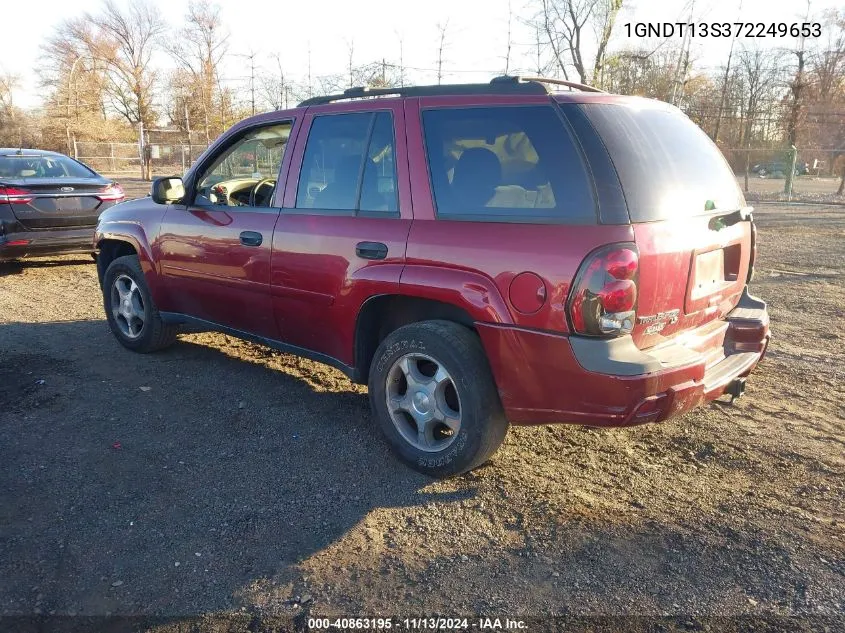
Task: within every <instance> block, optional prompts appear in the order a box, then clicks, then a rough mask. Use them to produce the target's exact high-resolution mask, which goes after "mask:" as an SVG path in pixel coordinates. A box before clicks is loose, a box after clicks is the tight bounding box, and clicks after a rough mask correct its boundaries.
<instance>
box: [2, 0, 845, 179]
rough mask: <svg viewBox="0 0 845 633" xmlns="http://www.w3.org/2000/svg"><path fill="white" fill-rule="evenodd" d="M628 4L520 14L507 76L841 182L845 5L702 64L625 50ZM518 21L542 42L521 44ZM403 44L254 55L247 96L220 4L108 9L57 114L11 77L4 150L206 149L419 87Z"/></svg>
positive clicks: (86, 38) (77, 60)
mask: <svg viewBox="0 0 845 633" xmlns="http://www.w3.org/2000/svg"><path fill="white" fill-rule="evenodd" d="M623 1H624V0H531V3H530V4H529V6H528V9H527V10H526V11H525V12H521V13H523V14H522V15H519V16H516V15H514V14H513V12H510V13H509V16H508V24H507V37H506V38H504V37H503V38H502V41H503V44H502V55H501V60H502V69H501V72H502V73H505V74H507V73H510V74H516V73H520V74H530V75H547V76H553V77H558V78H563V79H568V80H572V81H577V82H580V83H585V84H592V85H596V86H598V87H600V88H602V89H604V90H608V91H610V92H616V93H620V94H634V95H642V96H647V97H652V98H656V99H661V100H664V101H667V102H670V103H673V104H675V105H677V106H679V107H680V108H681V109H682V110H684V111H685V112H686V113H687V114H688V115H689V116H690V117H691V118H692V119H693V120H694V121H696V123H698V124H699V125H700V126H701V127H702V129H703V130H704V131H705V132H706V133H707V134H709V135H710V136H711V138H713V139H714V140H715V141H716V142H717V143H718V144H719V145H720V147H722V148H723V151H724V152H725V154H726V156H727V157H728V159H729V161H730V162H731V163H732V164H733V166H734V168H735V169H737V170H741V169H742V168H743V167H747V164H746V165H743V163H748V162H750V161H753V160H755V158H753V157H752V155H753V156H757V155H759V156H763V155H764V153H761V152H762V150H771V151H772V155H775V154H777V153H778V152H780V151H782V150H783V149H785V148H787V147H788V146H790V145H795V146H797V147H799V148H801V149H802V151H804V152H805V153H806V152H807V151H809V150H818V151H819V152H824V153H825V154H824V155H825V156H828V157H829V160H830V164H829V165H828V166H827V168H828V171H832V170H833V169H834V168H835V169H836V170H837V173H839V172H838V170H839V169H840V164H842V166H841V169H842V170H845V10H839V11H837V10H832V11H827V12H825V13H823V14H821V15H809V13H808V16H807V19H808V20H812V21H818V22H821V23H822V37H821V38H818V39H807V40H800V39H789V40H784V42H786V43H785V44H784V45H781V46H777V47H772V46H768V47H762V46H759V45H757V44H756V43H755V41H754V40H744V39H734V40H733V41H732V42H731V46H730V52H729V53H728V55H727V57H726V59H724V60H723V62H722V63H721V64H719V65H718V66H715V67H714V66H709V67H708V66H705V65H704V64H703V60H700V59H696V54H695V52H694V50H693V47H692V46H691V42H690V41H689V39H683V40H681V41H678V40H674V39H665V40H642V39H641V40H635V41H634V43H633V44H632V43H630V42H631V40H624V39H622V38H619V37H617V38H616V39H614V35H618V31H619V25H618V24H617V21H618V17H619V14H620V11H621V9H622V8H623ZM515 24H516V25H518V26H519V27H520V28H521V31H522V32H523V33H529V34H531V39H532V41H531V42H528V43H522V45H521V46H520V47H517V46H516V44H515V43H514V41H513V36H512V34H513V32H514V28H513V27H514V25H515ZM503 35H504V33H503ZM451 38H452V34H451V32H450V28H449V23H448V20H444V21H442V22H440V23H438V25H437V34H436V38H432V49H431V60H430V62H429V64H428V65H429V66H431V69H430V70H431V71H434V72H436V77H437V81H438V82H440V81H442V80H443V79H444V78H450V77H454V76H455V75H454V73H450V66H451V64H450V62H449V60H448V59H447V58H446V57H447V56H448V50H449V45H450V40H451ZM505 40H506V41H505ZM620 44H621V45H620ZM395 48H396V50H394V51H392V54H391V55H387V52H385V57H384V58H382V59H378V60H367V61H362V60H359V59H358V57H357V56H356V52H355V45H354V40H352V39H350V40H348V41H347V42H346V55H345V58H344V59H338V60H337V62H336V67H337V69H338V70H337V72H336V73H334V74H330V75H320V76H312V74H311V68H310V61H309V63H308V65H307V66H308V67H307V68H297V69H295V70H296V72H295V73H293V72H291V71H292V70H293V69H290V68H288V67H286V64H285V59H284V57H283V56H282V55H281V54H279V53H276V54H267V53H264V54H261V55H259V54H257V53H255V52H254V51H249V52H247V53H243V52H241V53H239V54H237V58H238V62H239V63H238V66H239V67H240V68H242V69H243V70H242V72H243V73H245V74H246V75H247V78H246V80H242V81H240V82H239V84H238V85H237V86H233V83H232V82H231V81H227V80H226V79H225V78H224V77H223V76H222V73H223V70H222V68H223V62H224V59H226V58H227V57H229V58H231V56H233V55H236V53H235V52H234V51H233V50H231V46H230V34H229V32H228V29H227V27H226V25H225V22H224V20H223V18H222V16H221V10H220V8H219V6H217V5H216V4H214V3H213V2H212V1H211V0H194V1H193V2H191V3H190V5H189V8H188V12H187V14H186V15H185V16H184V19H183V21H182V23H181V25H179V26H178V27H175V28H174V27H171V26H169V25H168V23H166V22H165V21H164V19H163V18H162V17H161V13H160V12H159V10H158V8H157V6H156V5H155V4H154V0H127V1H126V2H124V3H118V2H117V1H116V0H104V2H103V4H102V5H101V7H100V9H99V11H97V12H94V13H85V14H82V15H79V16H78V17H74V18H71V19H67V20H65V21H63V22H61V23H60V24H58V25H57V26H56V27H55V28H54V29H53V31H52V33H51V34H50V36H49V37H48V38H47V40H46V41H45V42H44V43H43V45H42V59H41V63H40V65H39V68H38V69H37V73H38V77H39V81H40V86H41V89H42V91H43V104H42V107H40V108H37V109H34V110H31V111H26V110H23V109H21V108H20V107H19V106H18V105H17V104H16V101H15V95H16V92H17V90H18V88H19V80H18V77H16V76H14V75H8V74H7V75H3V76H0V145H4V146H18V145H21V146H39V147H45V148H49V149H57V150H63V151H68V152H69V151H70V150H71V148H72V143H73V140H74V139H77V140H84V141H120V140H126V141H134V140H137V138H138V128H139V126H143V127H144V128H146V129H149V128H154V127H160V126H162V125H164V126H167V127H169V128H172V129H174V130H179V131H180V132H181V134H182V137H183V138H185V139H189V141H190V142H194V143H199V144H206V143H208V142H210V141H211V140H213V139H214V138H215V137H216V136H217V135H219V134H220V133H221V132H222V131H223V130H225V129H226V128H227V127H229V126H230V125H232V124H233V123H234V122H236V121H237V120H239V119H241V118H243V117H244V116H247V115H249V114H251V113H253V112H255V111H263V110H268V109H281V108H285V107H290V106H293V105H295V104H296V103H297V102H298V101H299V100H301V99H304V98H307V97H310V96H314V95H319V94H326V93H332V92H337V91H341V90H343V89H345V88H348V87H351V86H357V85H370V86H380V87H390V86H400V85H407V84H411V83H414V77H415V75H419V74H420V69H414V68H412V67H408V66H406V65H405V61H404V53H403V42H402V40H401V38H398V41H397V46H396V47H395ZM517 48H519V50H520V53H519V54H517V53H515V51H516V50H517ZM163 56H166V57H167V58H168V60H169V63H168V64H167V65H166V68H167V70H164V68H163V66H164V65H162V64H160V60H161V59H162V57H163ZM309 60H310V55H309ZM476 76H477V75H476ZM749 150H757V152H756V153H753V152H751V151H749ZM834 162H835V163H836V166H835V167H834ZM842 173H843V179H845V171H844V172H842Z"/></svg>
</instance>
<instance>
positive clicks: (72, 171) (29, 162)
mask: <svg viewBox="0 0 845 633" xmlns="http://www.w3.org/2000/svg"><path fill="white" fill-rule="evenodd" d="M96 177H97V174H95V173H94V172H93V171H91V170H90V169H88V168H87V167H85V166H84V165H82V164H80V163H77V162H76V161H75V160H73V159H72V158H68V157H67V156H0V178H96Z"/></svg>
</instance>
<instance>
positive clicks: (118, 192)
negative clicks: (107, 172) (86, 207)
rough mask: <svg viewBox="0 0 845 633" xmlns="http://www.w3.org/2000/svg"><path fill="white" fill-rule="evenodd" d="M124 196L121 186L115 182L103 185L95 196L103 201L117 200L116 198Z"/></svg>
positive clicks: (121, 198) (119, 198)
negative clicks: (106, 185)
mask: <svg viewBox="0 0 845 633" xmlns="http://www.w3.org/2000/svg"><path fill="white" fill-rule="evenodd" d="M125 197H126V194H125V193H123V187H121V186H120V185H119V184H117V183H114V184H113V185H109V186H108V187H103V188H102V189H100V191H98V192H97V198H99V199H100V200H102V201H103V202H117V201H118V200H123V199H124V198H125Z"/></svg>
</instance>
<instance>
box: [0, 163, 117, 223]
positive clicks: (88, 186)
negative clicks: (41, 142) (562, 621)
mask: <svg viewBox="0 0 845 633" xmlns="http://www.w3.org/2000/svg"><path fill="white" fill-rule="evenodd" d="M0 195H3V196H4V198H5V199H6V200H7V201H8V202H9V204H10V205H11V208H12V212H13V213H14V215H15V217H16V218H17V220H18V221H19V222H20V223H21V225H22V226H24V227H25V228H27V229H51V228H70V227H86V226H95V225H96V224H97V218H98V217H99V215H100V213H102V212H103V211H104V210H105V209H107V208H108V207H110V206H112V204H114V203H115V202H117V201H119V200H122V199H123V191H122V190H121V189H120V188H119V187H113V186H111V182H110V181H108V180H106V179H104V178H102V177H101V176H99V175H97V174H96V173H94V172H93V171H91V170H89V169H88V168H87V167H85V166H84V165H81V164H80V163H77V162H76V161H74V160H72V159H70V158H68V157H66V156H53V155H38V156H32V155H30V156H27V155H12V156H2V157H0Z"/></svg>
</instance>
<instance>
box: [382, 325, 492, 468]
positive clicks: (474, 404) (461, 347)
mask: <svg viewBox="0 0 845 633" xmlns="http://www.w3.org/2000/svg"><path fill="white" fill-rule="evenodd" d="M406 370H408V371H406ZM441 370H442V371H443V372H445V376H446V378H444V377H443V373H441ZM409 377H410V378H409ZM418 379H419V380H418ZM409 380H411V381H413V382H409ZM412 385H413V386H412ZM369 392H370V405H371V407H372V410H373V414H374V417H375V419H376V421H377V423H378V425H379V428H380V429H381V431H382V433H384V436H385V438H386V439H387V441H388V443H389V444H390V445H391V447H392V448H393V450H394V451H395V452H396V454H397V455H398V457H399V458H400V459H401V460H402V461H403V462H405V463H406V464H407V465H408V466H410V467H411V468H413V469H414V470H417V471H419V472H421V473H424V474H426V475H430V476H432V477H450V476H453V475H458V474H461V473H464V472H467V471H469V470H472V469H473V468H477V467H478V466H480V465H481V464H483V463H484V462H486V461H487V460H488V459H489V458H490V457H491V456H492V455H493V453H495V452H496V450H497V449H498V448H499V446H501V444H502V442H503V441H504V439H505V434H506V433H507V429H508V422H507V420H506V419H505V415H504V412H503V411H502V405H501V403H500V401H499V394H498V392H497V391H496V386H495V383H494V381H493V374H492V372H491V371H490V366H489V364H488V362H487V357H486V356H485V354H484V349H483V348H482V346H481V341H480V340H479V339H478V337H477V336H476V335H475V334H474V333H473V332H471V331H470V330H469V329H467V328H465V327H463V326H461V325H458V324H457V323H453V322H451V321H423V322H421V323H412V324H410V325H406V326H404V327H401V328H399V329H397V330H395V331H394V332H392V333H390V334H389V335H388V336H387V337H386V338H385V339H384V340H383V341H382V342H381V344H380V345H379V347H378V349H377V350H376V353H375V356H374V357H373V361H372V364H371V365H370V376H369ZM389 400H390V401H391V402H392V403H394V404H393V406H389V405H388V401H389ZM456 405H457V406H456ZM403 407H404V408H403ZM412 408H413V409H412ZM420 411H423V412H425V413H423V414H421V413H420ZM440 413H445V415H443V416H442V418H443V419H444V420H448V421H449V423H450V424H451V426H447V424H446V423H445V422H439V421H438V419H437V416H438V415H439V414H440ZM455 413H458V416H457V424H455ZM429 415H431V416H434V421H431V422H426V421H425V420H424V418H425V417H426V416H429ZM415 416H417V417H415ZM418 418H419V419H423V420H424V421H423V423H422V424H418V423H417V420H418ZM421 427H422V428H423V429H425V431H423V432H421V431H420V429H421ZM429 430H430V433H429Z"/></svg>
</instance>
